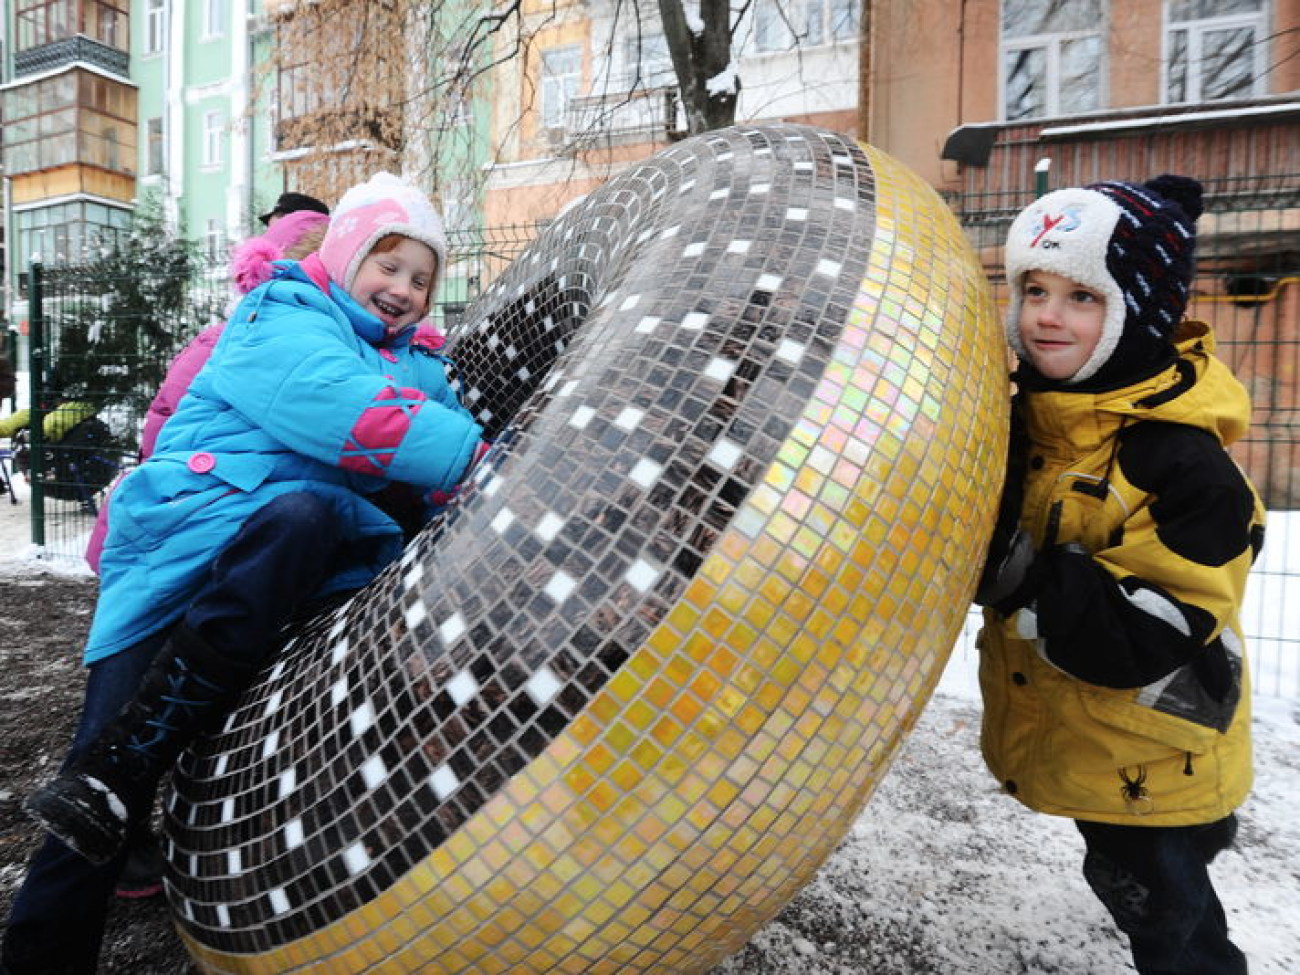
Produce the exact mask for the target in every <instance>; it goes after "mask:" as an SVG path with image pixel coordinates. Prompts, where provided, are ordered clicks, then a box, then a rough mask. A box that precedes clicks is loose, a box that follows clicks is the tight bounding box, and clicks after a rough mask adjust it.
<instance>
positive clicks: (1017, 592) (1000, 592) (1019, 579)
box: [975, 528, 1038, 616]
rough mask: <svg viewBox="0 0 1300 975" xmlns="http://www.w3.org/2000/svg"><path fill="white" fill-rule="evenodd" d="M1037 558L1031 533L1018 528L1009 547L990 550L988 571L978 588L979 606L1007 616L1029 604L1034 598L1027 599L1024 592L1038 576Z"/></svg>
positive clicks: (987, 564)
mask: <svg viewBox="0 0 1300 975" xmlns="http://www.w3.org/2000/svg"><path fill="white" fill-rule="evenodd" d="M1037 558H1038V553H1037V552H1035V551H1034V542H1033V539H1031V538H1030V537H1029V532H1027V531H1025V530H1024V529H1023V528H1017V529H1016V530H1015V532H1014V533H1013V534H1012V536H1011V538H1010V539H1008V540H1007V542H1006V543H1005V544H1003V545H999V551H998V552H993V551H992V549H990V551H989V558H988V561H987V562H985V563H984V572H983V574H982V575H981V576H980V581H979V585H978V586H977V587H976V588H975V603H976V605H978V606H992V607H993V608H994V609H996V610H998V611H999V612H1000V613H1002V614H1003V615H1004V616H1005V615H1008V614H1009V613H1012V612H1014V611H1015V610H1017V609H1019V608H1020V607H1021V606H1025V605H1027V604H1028V603H1029V601H1030V599H1031V598H1032V596H1031V597H1029V598H1025V594H1024V593H1023V590H1024V589H1025V588H1026V583H1027V582H1028V581H1029V579H1030V576H1031V574H1032V575H1036V573H1032V572H1031V570H1033V569H1035V565H1034V562H1035V560H1036V559H1037ZM1012 603H1015V605H1011V604H1012ZM1004 607H1005V608H1004Z"/></svg>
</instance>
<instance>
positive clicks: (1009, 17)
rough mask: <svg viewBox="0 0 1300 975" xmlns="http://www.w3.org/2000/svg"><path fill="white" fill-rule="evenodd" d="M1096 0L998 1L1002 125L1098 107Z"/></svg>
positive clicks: (1099, 23) (1099, 7)
mask: <svg viewBox="0 0 1300 975" xmlns="http://www.w3.org/2000/svg"><path fill="white" fill-rule="evenodd" d="M1105 16H1106V10H1105V5H1104V3H1103V2H1102V0H1003V3H1002V110H1003V116H1004V117H1005V118H1006V119H1008V120H1013V121H1014V120H1015V119H1023V118H1038V117H1041V116H1045V115H1068V114H1071V113H1075V112H1091V111H1095V110H1096V109H1098V108H1100V107H1101V106H1102V82H1101V79H1102V70H1101V59H1102V55H1103V53H1104V46H1103V42H1102V38H1103V37H1104V27H1105Z"/></svg>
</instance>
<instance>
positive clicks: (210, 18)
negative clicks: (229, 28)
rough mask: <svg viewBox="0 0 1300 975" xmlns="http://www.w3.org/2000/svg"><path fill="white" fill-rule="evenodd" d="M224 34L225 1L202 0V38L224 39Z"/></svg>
mask: <svg viewBox="0 0 1300 975" xmlns="http://www.w3.org/2000/svg"><path fill="white" fill-rule="evenodd" d="M225 33H226V0H203V35H202V36H203V38H204V39H205V40H207V39H211V38H216V37H224V36H225Z"/></svg>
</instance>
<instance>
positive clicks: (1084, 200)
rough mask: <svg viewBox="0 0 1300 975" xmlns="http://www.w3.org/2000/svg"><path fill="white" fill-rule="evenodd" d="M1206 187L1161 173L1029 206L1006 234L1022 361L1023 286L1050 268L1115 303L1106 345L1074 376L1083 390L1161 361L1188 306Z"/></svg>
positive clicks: (1013, 335) (1012, 325) (1010, 315)
mask: <svg viewBox="0 0 1300 975" xmlns="http://www.w3.org/2000/svg"><path fill="white" fill-rule="evenodd" d="M1201 196H1202V189H1201V184H1200V183H1198V182H1197V181H1196V180H1194V179H1189V178H1187V177H1185V176H1173V175H1166V176H1159V177H1157V178H1155V179H1153V180H1151V181H1150V182H1147V183H1143V184H1142V185H1140V186H1139V185H1135V184H1132V183H1118V182H1108V183H1093V184H1091V185H1089V186H1084V187H1071V188H1069V189H1062V190H1055V191H1054V192H1051V193H1048V194H1046V195H1044V196H1042V197H1040V198H1039V199H1038V200H1036V201H1035V202H1033V203H1032V204H1030V205H1029V206H1028V207H1026V208H1025V209H1024V210H1022V211H1021V212H1020V214H1019V215H1018V216H1017V217H1016V219H1015V220H1014V221H1013V222H1012V224H1011V229H1010V231H1008V233H1007V250H1006V268H1007V284H1008V285H1009V287H1010V292H1011V299H1010V301H1009V302H1008V306H1007V322H1006V328H1007V339H1008V341H1009V342H1010V343H1011V347H1012V348H1013V349H1015V351H1016V354H1017V355H1019V356H1020V358H1021V359H1022V361H1028V359H1027V356H1026V354H1025V349H1024V347H1023V344H1022V343H1021V341H1020V308H1021V287H1022V284H1023V278H1024V276H1025V274H1026V273H1028V272H1029V271H1048V272H1051V273H1054V274H1059V275H1061V276H1062V277H1065V278H1069V279H1070V280H1071V281H1075V282H1077V283H1078V284H1081V285H1083V286H1084V287H1085V288H1089V289H1091V290H1093V291H1096V292H1097V293H1098V294H1100V295H1102V296H1103V297H1104V298H1105V299H1106V318H1105V321H1104V323H1103V325H1102V333H1101V339H1100V340H1099V341H1098V343H1097V348H1096V349H1095V350H1094V351H1093V354H1092V356H1091V357H1090V358H1089V359H1088V361H1087V362H1085V363H1084V364H1083V366H1082V367H1080V369H1079V371H1078V372H1076V373H1075V374H1074V375H1073V376H1071V377H1070V378H1069V379H1067V380H1065V382H1066V383H1068V384H1071V385H1073V384H1076V383H1082V382H1084V381H1085V380H1088V379H1091V378H1093V377H1094V376H1096V375H1097V374H1098V373H1099V372H1100V371H1101V370H1102V369H1103V368H1105V369H1106V373H1107V374H1108V375H1111V376H1114V377H1115V378H1116V379H1121V378H1129V377H1132V378H1137V375H1136V374H1137V372H1139V371H1140V370H1142V369H1143V368H1145V367H1147V366H1149V365H1152V364H1154V363H1157V362H1159V361H1162V359H1163V358H1165V355H1164V353H1165V352H1166V351H1168V350H1170V349H1171V348H1172V338H1173V334H1174V330H1175V328H1177V326H1178V323H1179V322H1180V321H1181V320H1182V317H1183V313H1184V311H1186V309H1187V299H1188V296H1189V294H1190V291H1191V283H1192V275H1193V271H1194V264H1193V256H1194V252H1195V248H1196V230H1195V228H1194V223H1195V221H1196V218H1197V217H1199V216H1200V215H1201V210H1202V201H1201Z"/></svg>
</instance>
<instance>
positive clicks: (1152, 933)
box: [1075, 816, 1246, 975]
mask: <svg viewBox="0 0 1300 975" xmlns="http://www.w3.org/2000/svg"><path fill="white" fill-rule="evenodd" d="M1075 825H1077V826H1078V827H1079V832H1080V833H1082V834H1083V839H1084V843H1085V845H1086V847H1087V852H1086V853H1085V855H1084V860H1083V875H1084V877H1085V878H1086V879H1087V881H1088V885H1089V886H1090V887H1091V888H1092V889H1093V892H1094V893H1096V895H1097V896H1098V897H1099V898H1100V899H1101V902H1102V903H1103V904H1104V905H1106V909H1107V910H1108V911H1110V914H1111V917H1113V918H1114V919H1115V923H1116V924H1117V925H1118V926H1119V928H1120V930H1121V931H1123V932H1124V933H1125V934H1126V935H1128V938H1129V945H1130V947H1131V949H1132V952H1133V965H1134V967H1136V968H1137V970H1138V972H1139V973H1141V975H1245V973H1246V956H1245V955H1243V954H1242V953H1241V950H1240V949H1239V948H1238V947H1237V946H1236V945H1234V944H1233V943H1232V942H1231V941H1230V940H1229V939H1228V922H1227V919H1226V918H1225V916H1224V913H1223V905H1222V904H1220V903H1219V898H1218V895H1217V894H1216V893H1215V892H1214V885H1213V884H1212V883H1211V882H1210V872H1209V869H1208V868H1209V864H1210V861H1212V860H1213V859H1214V858H1215V856H1217V855H1218V854H1219V853H1220V852H1222V851H1223V850H1225V849H1227V848H1228V846H1230V845H1231V843H1232V840H1233V837H1234V836H1235V835H1236V833H1237V818H1236V817H1235V816H1228V817H1226V818H1225V819H1221V820H1219V821H1217V822H1214V823H1207V824H1206V825H1204V826H1113V825H1109V824H1105V823H1085V822H1078V823H1076V824H1075Z"/></svg>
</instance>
